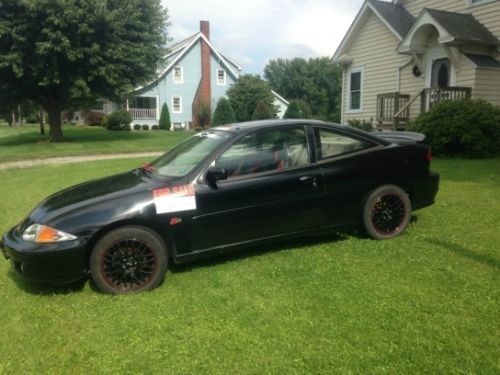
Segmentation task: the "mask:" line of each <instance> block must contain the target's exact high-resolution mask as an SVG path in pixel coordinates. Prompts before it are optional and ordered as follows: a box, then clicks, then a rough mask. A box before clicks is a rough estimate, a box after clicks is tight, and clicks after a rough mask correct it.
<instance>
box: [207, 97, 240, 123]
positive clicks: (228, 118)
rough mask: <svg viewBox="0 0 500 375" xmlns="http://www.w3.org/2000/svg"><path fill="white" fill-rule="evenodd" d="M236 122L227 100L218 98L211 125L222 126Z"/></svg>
mask: <svg viewBox="0 0 500 375" xmlns="http://www.w3.org/2000/svg"><path fill="white" fill-rule="evenodd" d="M233 122H236V117H235V116H234V111H233V107H231V103H230V102H229V99H227V98H224V97H222V98H220V99H219V101H218V102H217V107H215V112H214V117H213V119H212V125H213V126H217V125H224V124H231V123H233Z"/></svg>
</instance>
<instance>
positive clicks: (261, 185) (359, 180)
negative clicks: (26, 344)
mask: <svg viewBox="0 0 500 375" xmlns="http://www.w3.org/2000/svg"><path fill="white" fill-rule="evenodd" d="M377 135H378V136H376V135H374V134H372V133H365V132H363V131H359V130H356V129H353V128H350V127H346V126H340V125H334V124H329V123H324V122H320V121H310V120H270V121H257V122H249V123H239V124H232V125H225V126H219V127H215V128H211V129H209V130H206V131H202V132H200V133H197V134H195V135H193V136H192V137H191V138H189V139H188V140H186V141H185V142H183V143H181V144H180V145H179V146H177V147H176V148H174V149H172V150H171V151H169V152H167V153H165V154H164V155H163V156H161V157H159V158H158V159H156V160H155V161H153V162H152V163H151V164H145V165H144V166H143V167H142V168H138V169H135V170H132V171H130V172H126V173H122V174H119V175H115V176H111V177H107V178H103V179H99V180H95V181H91V182H87V183H83V184H81V185H77V186H74V187H71V188H69V189H66V190H63V191H61V192H59V193H56V194H54V195H52V196H50V197H49V198H47V199H46V200H45V201H43V202H42V203H41V204H40V205H39V206H38V207H37V208H35V210H34V211H33V212H32V213H31V214H30V215H29V216H28V217H27V218H26V219H25V220H23V221H22V222H21V223H20V224H19V225H17V226H16V227H15V228H13V229H11V230H10V231H9V232H7V233H6V234H5V235H4V236H3V239H2V241H1V243H0V247H1V248H2V251H3V253H4V255H5V257H6V258H7V259H10V261H11V262H12V265H13V267H14V269H15V270H16V271H17V272H18V273H20V274H22V275H24V276H25V277H26V278H29V279H34V280H41V281H46V282H49V283H57V284H61V283H69V282H73V281H76V280H78V279H81V278H83V277H85V276H86V275H88V274H90V275H91V277H92V280H93V281H94V283H95V285H96V286H97V287H98V288H100V289H101V290H103V291H105V292H108V293H129V292H139V291H144V290H149V289H152V288H155V287H156V286H158V285H160V284H161V282H162V281H163V279H164V277H165V272H166V269H167V264H168V261H170V260H171V261H173V262H175V263H180V262H187V261H192V260H195V259H199V258H201V257H205V256H212V255H215V254H220V253H224V252H226V251H229V250H234V249H238V248H242V247H245V246H249V245H256V244H260V243H263V242H268V241H276V240H280V239H282V238H289V237H296V236H303V235H307V234H317V233H322V232H328V231H332V230H340V229H342V228H346V227H353V226H359V225H361V227H362V228H363V229H364V230H365V232H366V234H367V235H368V236H370V237H372V238H375V239H386V238H391V237H394V236H396V235H399V234H400V233H401V232H403V231H404V229H405V228H406V226H407V225H408V222H409V220H410V215H411V213H412V210H416V209H419V208H422V207H425V206H429V205H431V204H433V203H434V198H435V195H436V193H437V191H438V184H439V176H438V175H437V174H436V173H433V172H431V171H430V170H429V165H430V161H431V151H430V147H429V146H428V145H426V144H424V143H422V142H423V140H424V136H423V135H421V134H417V133H401V132H398V133H396V132H387V133H385V132H380V133H377Z"/></svg>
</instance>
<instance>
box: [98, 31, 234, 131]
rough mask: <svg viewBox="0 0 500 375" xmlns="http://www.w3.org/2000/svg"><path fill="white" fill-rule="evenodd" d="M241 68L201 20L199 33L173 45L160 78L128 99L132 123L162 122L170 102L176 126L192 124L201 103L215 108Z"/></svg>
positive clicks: (109, 109) (107, 110)
mask: <svg viewBox="0 0 500 375" xmlns="http://www.w3.org/2000/svg"><path fill="white" fill-rule="evenodd" d="M240 71H241V67H240V66H239V65H238V64H237V63H236V62H234V61H233V60H232V59H230V58H229V57H228V56H227V55H225V54H224V53H223V52H222V51H221V50H219V49H217V48H216V47H215V46H214V45H213V44H212V43H211V41H210V24H209V22H208V21H200V31H199V32H198V33H196V34H194V35H192V36H191V37H189V38H187V39H185V40H183V41H181V42H179V43H177V44H175V45H173V46H172V47H170V49H169V54H168V56H167V66H166V68H165V70H164V71H162V72H161V73H160V74H159V75H158V78H157V79H156V80H155V81H153V82H151V83H149V84H148V85H146V86H144V87H140V88H138V89H136V90H135V91H134V92H133V93H132V95H131V96H130V97H129V99H128V100H127V101H126V109H127V111H129V112H130V114H131V115H132V124H141V125H144V124H146V125H149V126H151V125H155V124H158V122H159V119H160V112H161V108H162V106H163V104H164V103H167V105H168V108H169V111H170V119H171V121H172V128H174V127H175V128H189V127H191V126H192V124H193V122H194V121H195V120H196V119H195V117H196V116H195V114H196V111H197V110H198V108H199V107H200V106H201V105H209V106H210V107H211V110H212V111H213V110H214V109H215V106H216V104H217V101H218V100H219V98H220V97H222V96H225V94H226V91H227V89H228V88H229V87H230V86H231V85H232V84H234V83H236V82H237V80H238V78H239V75H240ZM111 110H113V108H112V107H111V108H105V111H106V112H109V111H111Z"/></svg>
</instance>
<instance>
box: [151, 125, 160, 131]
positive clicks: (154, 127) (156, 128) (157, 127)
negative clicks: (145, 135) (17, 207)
mask: <svg viewBox="0 0 500 375" xmlns="http://www.w3.org/2000/svg"><path fill="white" fill-rule="evenodd" d="M151 129H152V130H160V127H159V126H158V125H153V126H152V127H151Z"/></svg>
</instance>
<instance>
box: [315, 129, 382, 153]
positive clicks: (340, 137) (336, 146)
mask: <svg viewBox="0 0 500 375" xmlns="http://www.w3.org/2000/svg"><path fill="white" fill-rule="evenodd" d="M316 144H317V150H316V152H317V159H318V160H322V159H326V158H331V157H334V156H338V155H343V154H348V153H351V152H355V151H360V150H364V149H367V148H370V147H373V144H372V143H370V142H367V141H363V140H359V139H355V138H352V137H349V136H347V135H344V134H339V133H336V132H334V131H331V130H327V129H316Z"/></svg>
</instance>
